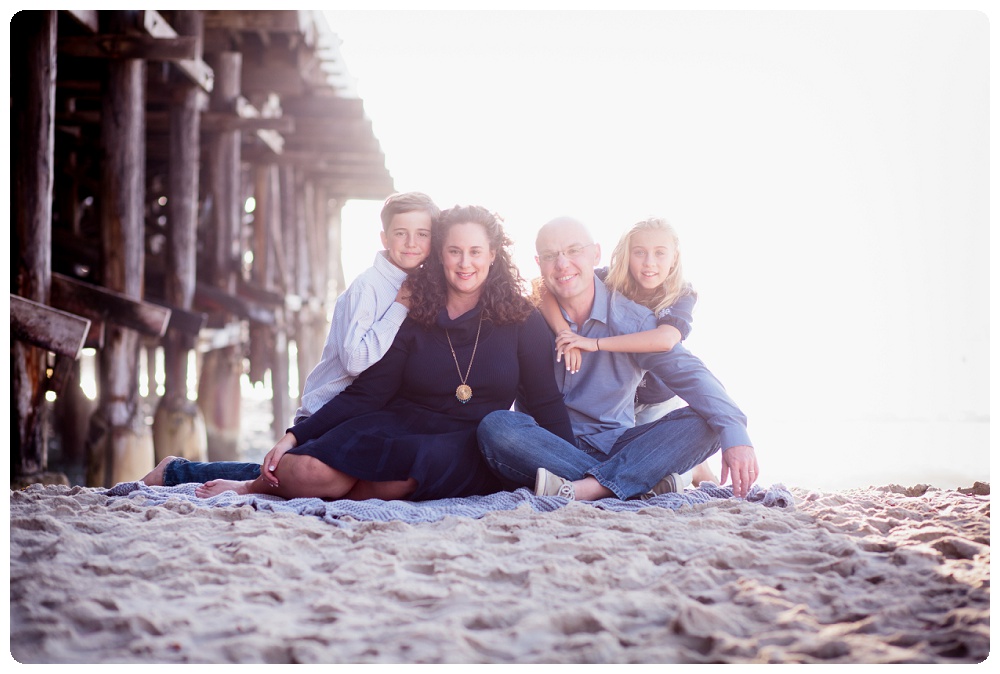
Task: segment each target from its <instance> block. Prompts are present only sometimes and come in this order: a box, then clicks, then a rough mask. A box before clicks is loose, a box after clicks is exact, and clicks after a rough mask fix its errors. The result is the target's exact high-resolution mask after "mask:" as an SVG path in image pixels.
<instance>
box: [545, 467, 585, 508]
mask: <svg viewBox="0 0 1000 674" xmlns="http://www.w3.org/2000/svg"><path fill="white" fill-rule="evenodd" d="M535 496H562V497H563V498H565V499H569V500H570V501H575V500H576V489H574V488H573V483H572V482H570V481H569V480H567V479H566V478H563V477H559V476H558V475H555V474H553V473H550V472H549V471H547V470H545V469H544V468H539V469H538V470H537V471H535Z"/></svg>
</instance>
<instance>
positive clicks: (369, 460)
mask: <svg viewBox="0 0 1000 674" xmlns="http://www.w3.org/2000/svg"><path fill="white" fill-rule="evenodd" d="M432 244H433V248H432V250H433V251H434V252H433V253H432V254H431V255H430V256H429V257H428V259H427V262H426V263H425V264H424V267H423V268H422V269H421V270H419V271H418V272H417V273H416V274H415V275H414V276H413V277H411V279H412V289H413V294H412V298H411V302H412V306H411V308H410V313H409V315H408V317H407V319H406V321H405V322H404V323H403V325H402V327H401V328H400V330H399V333H398V334H397V336H396V339H395V341H394V342H393V346H392V348H391V349H390V350H389V352H388V353H387V354H386V355H385V356H384V357H383V358H382V360H380V361H379V362H378V363H376V364H375V365H373V366H371V367H370V368H369V369H367V370H365V371H364V372H363V373H362V374H361V375H360V376H359V377H358V378H357V379H356V380H355V381H354V383H353V384H352V385H351V386H349V387H348V388H347V389H346V390H345V391H343V392H342V393H341V394H340V395H338V396H336V397H335V398H333V399H332V400H331V401H330V402H329V403H327V404H326V405H325V406H324V407H322V408H321V409H320V410H319V411H317V412H316V414H314V415H312V416H311V417H309V418H307V419H305V420H304V421H302V422H300V423H298V424H296V425H295V426H293V427H292V428H290V429H289V431H288V433H286V434H285V436H284V437H283V438H282V439H281V440H280V441H279V442H278V443H277V444H276V445H275V446H274V448H273V449H271V451H270V452H268V454H267V456H265V457H264V463H263V465H262V466H261V473H260V476H259V477H257V478H256V479H254V480H248V481H242V482H240V481H231V480H212V481H209V482H206V483H205V484H204V485H202V486H200V487H199V488H198V489H197V490H196V493H197V494H198V495H199V496H211V495H214V494H217V493H221V492H222V491H226V490H235V491H237V492H239V493H245V494H246V493H265V494H274V495H277V496H281V497H284V498H297V497H318V498H325V499H340V498H349V499H367V498H381V499H409V500H414V501H417V500H427V499H439V498H448V497H457V496H468V495H473V494H487V493H492V492H495V491H499V490H500V489H501V486H500V482H499V480H498V479H497V478H496V476H495V475H494V474H493V473H492V472H491V471H490V470H489V468H488V467H487V465H486V463H485V462H484V461H483V460H482V458H481V457H482V455H481V453H480V451H479V447H478V444H477V442H476V428H477V426H478V425H479V422H480V420H482V418H483V417H484V416H486V415H487V414H489V413H490V412H493V411H496V410H502V409H509V408H510V406H511V404H512V403H513V401H514V396H515V394H516V393H518V392H519V390H520V391H523V394H524V396H525V401H526V403H527V405H528V409H530V410H532V412H533V413H534V416H535V419H536V420H537V422H538V423H539V425H541V426H542V427H544V428H547V429H548V430H550V431H551V432H553V433H555V434H556V435H558V436H560V437H562V438H564V439H566V440H567V441H569V442H574V438H573V431H572V428H571V426H570V422H569V416H568V415H567V413H566V408H565V407H564V405H563V402H562V395H561V393H560V392H559V389H558V388H557V387H556V384H555V378H554V376H553V371H552V363H551V360H550V355H549V354H551V349H552V348H554V342H553V339H552V336H551V334H550V333H549V330H548V328H547V326H546V325H545V322H544V321H543V320H542V318H541V316H540V315H539V314H538V312H537V311H536V310H535V309H534V308H533V306H532V304H531V303H530V302H529V300H528V299H527V298H526V297H524V296H523V295H522V293H521V287H522V279H521V275H520V273H519V272H518V270H517V267H516V266H514V264H513V262H512V261H511V258H510V253H509V251H508V249H507V248H508V246H509V245H510V240H509V239H508V238H507V236H506V234H504V231H503V227H502V226H501V223H500V221H499V220H498V218H497V217H496V216H494V215H493V214H491V213H490V212H489V211H487V210H486V209H484V208H482V207H479V206H466V207H459V206H456V207H455V208H452V209H449V210H447V211H444V212H443V213H442V214H441V216H440V219H439V221H438V222H436V223H435V225H434V228H433V240H432ZM161 465H162V464H161ZM211 465H212V464H206V466H211ZM222 468H224V467H222ZM157 470H159V471H160V475H161V476H162V474H163V471H162V470H161V469H160V467H157ZM210 471H211V469H210V468H208V469H207V470H206V472H203V473H202V475H209V474H211V473H210ZM222 472H223V471H222V470H220V473H222ZM154 473H156V471H154ZM148 477H150V478H151V480H152V481H151V482H147V484H155V483H156V480H157V476H156V475H154V474H151V475H150V476H148Z"/></svg>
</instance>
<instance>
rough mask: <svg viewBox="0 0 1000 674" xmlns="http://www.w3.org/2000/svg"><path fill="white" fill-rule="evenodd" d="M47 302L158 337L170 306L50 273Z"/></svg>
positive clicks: (163, 331) (91, 317) (165, 323)
mask: <svg viewBox="0 0 1000 674" xmlns="http://www.w3.org/2000/svg"><path fill="white" fill-rule="evenodd" d="M51 304H52V306H54V307H58V308H60V309H62V310H64V311H69V312H71V313H74V314H79V315H80V316H86V317H87V318H89V319H91V320H92V321H101V322H105V321H106V322H108V323H112V324H114V325H117V326H119V327H123V328H128V329H130V330H135V331H136V332H138V333H140V334H143V335H148V336H150V337H162V336H163V335H164V333H165V332H166V331H167V326H168V325H169V323H170V314H171V311H170V309H167V308H166V307H162V306H158V305H156V304H152V303H150V302H144V301H142V300H137V299H135V298H133V297H131V296H129V295H126V294H124V293H120V292H117V291H114V290H110V289H108V288H104V287H101V286H97V285H94V284H92V283H84V282H82V281H78V280H76V279H74V278H71V277H69V276H64V275H63V274H55V273H54V274H52V299H51Z"/></svg>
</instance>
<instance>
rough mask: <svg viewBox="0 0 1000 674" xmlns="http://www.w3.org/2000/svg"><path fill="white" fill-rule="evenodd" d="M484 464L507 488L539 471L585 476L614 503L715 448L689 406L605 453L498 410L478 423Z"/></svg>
mask: <svg viewBox="0 0 1000 674" xmlns="http://www.w3.org/2000/svg"><path fill="white" fill-rule="evenodd" d="M478 435H479V447H480V449H481V450H482V452H483V455H484V456H485V457H486V462H487V463H488V464H489V465H490V467H491V468H492V469H493V471H494V472H495V473H497V475H499V476H500V477H501V478H503V480H504V482H505V484H506V485H507V486H508V487H510V488H516V487H527V486H532V485H534V484H535V471H536V470H537V469H538V468H539V467H541V468H545V469H546V470H548V471H550V472H552V473H554V474H556V475H558V476H559V477H564V478H566V479H567V480H580V479H583V478H584V477H586V476H587V475H591V476H593V477H594V478H596V479H597V481H598V482H600V483H601V484H602V485H603V486H605V487H607V488H608V489H610V490H611V491H612V492H614V494H615V496H617V497H618V498H620V499H627V498H631V497H633V496H639V495H641V494H645V493H646V492H647V491H649V489H650V488H651V487H652V486H653V485H655V484H656V483H657V482H659V481H660V480H661V479H662V478H663V477H664V476H666V475H669V474H670V473H683V472H684V471H686V470H690V469H691V468H693V467H695V466H697V465H698V464H699V463H701V462H702V461H704V460H705V459H707V458H708V457H710V456H712V455H713V454H715V453H716V452H717V451H718V450H719V434H718V433H717V432H716V431H714V430H712V428H711V427H710V426H709V425H708V424H707V423H706V422H705V420H704V419H703V418H702V417H701V416H699V415H698V413H697V412H695V411H694V410H692V409H691V408H689V407H683V408H681V409H678V410H674V411H673V412H671V413H669V414H667V415H666V416H664V417H663V418H661V419H657V420H656V421H654V422H652V423H649V424H643V425H641V426H636V427H635V428H630V429H629V430H627V431H626V432H625V433H624V434H623V435H622V436H621V437H620V438H619V439H618V441H617V442H616V443H615V444H614V446H613V447H612V448H611V451H610V452H609V453H608V454H606V455H605V454H603V453H602V452H600V451H599V450H597V449H593V448H591V447H589V446H584V447H582V448H580V447H576V446H574V445H571V444H570V443H568V442H566V441H565V440H563V439H562V438H560V437H558V436H556V435H553V434H552V433H549V432H548V431H547V430H545V429H544V428H542V427H541V426H539V425H538V424H537V423H535V420H534V419H533V418H532V417H530V416H528V415H527V414H522V413H520V412H511V411H506V410H502V411H499V412H492V413H490V414H488V415H486V418H484V419H483V420H482V422H481V423H480V424H479V434H478Z"/></svg>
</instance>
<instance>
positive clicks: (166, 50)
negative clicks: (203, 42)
mask: <svg viewBox="0 0 1000 674" xmlns="http://www.w3.org/2000/svg"><path fill="white" fill-rule="evenodd" d="M196 42H197V40H196V38H194V37H171V38H156V37H151V36H149V35H90V36H85V37H63V38H59V43H58V49H59V53H60V54H61V55H64V56H72V57H76V58H110V59H121V58H132V59H145V60H147V61H185V60H187V61H191V60H193V59H194V57H195V54H196V53H197V52H196Z"/></svg>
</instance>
